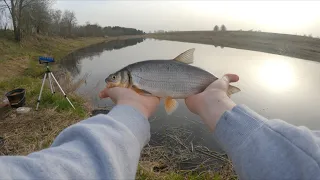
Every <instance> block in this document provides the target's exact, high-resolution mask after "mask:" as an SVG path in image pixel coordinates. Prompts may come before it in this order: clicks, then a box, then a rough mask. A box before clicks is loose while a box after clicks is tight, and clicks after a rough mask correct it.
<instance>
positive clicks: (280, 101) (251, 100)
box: [60, 39, 320, 149]
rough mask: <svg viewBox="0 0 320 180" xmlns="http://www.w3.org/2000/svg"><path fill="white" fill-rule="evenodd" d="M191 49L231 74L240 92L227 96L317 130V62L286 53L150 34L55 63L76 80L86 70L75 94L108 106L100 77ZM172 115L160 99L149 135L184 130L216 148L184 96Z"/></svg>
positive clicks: (205, 64)
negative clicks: (101, 96) (235, 76)
mask: <svg viewBox="0 0 320 180" xmlns="http://www.w3.org/2000/svg"><path fill="white" fill-rule="evenodd" d="M190 48H195V49H196V50H195V53H194V63H193V64H192V65H194V66H198V67H201V68H203V69H205V70H207V71H209V72H211V73H213V74H214V75H216V76H217V77H221V76H222V75H223V74H225V73H236V74H238V75H239V76H240V81H239V82H237V83H236V84H234V85H236V86H237V87H239V88H240V89H241V90H242V91H241V92H239V93H237V94H234V95H233V96H232V99H233V100H234V101H235V102H236V103H238V104H245V105H247V106H248V107H250V108H251V109H253V110H255V111H256V112H258V113H259V114H261V115H263V116H265V117H266V118H279V119H282V120H284V121H286V122H288V123H291V124H294V125H301V126H307V127H309V128H311V129H320V123H319V122H318V121H319V120H320V111H319V109H318V108H319V107H320V93H319V88H320V63H317V62H313V61H308V60H302V59H295V58H291V57H286V56H280V55H274V54H268V53H262V52H255V51H248V50H239V49H232V48H223V47H215V46H212V45H203V44H196V43H183V42H174V41H166V40H155V39H129V40H121V41H120V40H119V41H111V42H107V43H101V44H97V45H94V46H90V47H87V48H84V49H81V50H79V51H75V52H73V53H71V54H70V55H68V56H66V57H65V58H64V59H63V60H62V61H61V64H60V66H61V67H62V68H63V69H66V70H68V71H69V72H70V73H71V74H72V76H73V78H74V79H75V80H77V79H79V78H82V77H84V76H86V75H87V78H86V82H85V83H84V84H83V85H82V86H81V87H80V88H79V89H78V90H77V93H79V94H81V95H85V96H87V97H89V98H90V99H91V100H92V102H93V105H94V106H95V107H96V108H101V107H109V106H111V105H113V103H112V101H110V100H107V99H103V100H100V99H99V98H98V93H99V91H100V90H102V89H103V88H104V86H105V83H104V80H105V78H106V77H107V76H108V75H109V74H110V73H113V72H115V71H116V70H118V69H120V68H122V67H124V66H126V65H128V64H130V63H134V62H137V61H142V60H149V59H172V58H174V57H176V56H177V55H179V54H180V53H182V52H184V51H186V50H188V49H190ZM179 103H180V106H179V108H178V109H177V111H175V112H174V113H173V114H172V115H170V116H168V115H167V114H166V113H165V110H164V106H163V104H162V103H161V105H160V106H159V108H158V110H157V111H156V113H155V115H154V116H153V117H152V118H150V122H151V131H152V132H153V134H156V133H158V132H162V130H164V129H166V128H167V127H182V128H187V129H189V130H190V131H191V132H192V134H193V135H194V137H193V138H194V139H195V140H197V141H202V143H203V144H204V145H206V146H209V147H212V148H215V149H219V148H218V147H217V146H216V145H215V143H214V142H213V141H214V139H213V138H212V136H211V134H210V133H209V131H208V129H207V128H206V127H205V126H204V125H203V124H202V122H201V120H200V119H199V117H198V116H196V115H194V114H192V113H191V112H189V111H188V109H187V108H186V106H185V104H184V101H183V100H179Z"/></svg>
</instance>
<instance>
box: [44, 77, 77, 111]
mask: <svg viewBox="0 0 320 180" xmlns="http://www.w3.org/2000/svg"><path fill="white" fill-rule="evenodd" d="M50 75H51V77H52V78H53V80H54V81H55V82H56V83H57V85H58V87H59V89H60V91H61V92H62V94H63V95H64V97H65V98H66V99H67V100H68V102H69V103H70V105H71V106H72V107H73V109H76V108H75V107H74V106H73V104H72V103H71V101H70V99H69V98H68V97H67V95H66V93H65V92H64V91H63V89H62V88H61V86H60V84H59V83H58V81H57V79H56V78H55V77H54V75H53V73H52V72H50Z"/></svg>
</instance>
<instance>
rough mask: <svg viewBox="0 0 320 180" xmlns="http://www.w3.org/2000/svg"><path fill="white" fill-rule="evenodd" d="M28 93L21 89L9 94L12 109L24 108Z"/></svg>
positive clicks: (7, 95)
mask: <svg viewBox="0 0 320 180" xmlns="http://www.w3.org/2000/svg"><path fill="white" fill-rule="evenodd" d="M25 95H26V91H25V89H22V88H19V89H14V90H12V91H9V92H7V94H6V97H7V98H8V100H9V103H10V105H11V107H12V108H18V107H22V106H24V104H25V102H26V97H25Z"/></svg>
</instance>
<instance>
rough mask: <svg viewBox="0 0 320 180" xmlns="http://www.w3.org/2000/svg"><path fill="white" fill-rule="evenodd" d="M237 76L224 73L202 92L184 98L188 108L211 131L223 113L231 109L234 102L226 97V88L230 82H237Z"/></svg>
mask: <svg viewBox="0 0 320 180" xmlns="http://www.w3.org/2000/svg"><path fill="white" fill-rule="evenodd" d="M238 80H239V76H237V75H235V74H226V75H224V76H223V77H222V78H221V79H218V80H216V81H215V82H213V83H212V84H210V85H209V86H208V87H207V88H206V89H205V90H204V91H203V92H201V93H199V94H196V95H193V96H190V97H188V98H186V100H185V102H186V105H187V107H188V108H189V110H190V111H191V112H193V113H195V114H198V115H199V116H200V117H201V118H202V120H203V121H204V123H205V124H207V125H208V126H209V128H210V130H211V131H214V129H215V127H216V124H217V122H218V120H219V119H220V117H221V116H222V115H223V113H224V112H225V111H227V110H231V109H232V108H233V107H234V106H236V104H235V103H234V102H233V101H232V100H231V99H230V98H229V97H228V95H227V90H228V87H229V83H230V82H237V81H238Z"/></svg>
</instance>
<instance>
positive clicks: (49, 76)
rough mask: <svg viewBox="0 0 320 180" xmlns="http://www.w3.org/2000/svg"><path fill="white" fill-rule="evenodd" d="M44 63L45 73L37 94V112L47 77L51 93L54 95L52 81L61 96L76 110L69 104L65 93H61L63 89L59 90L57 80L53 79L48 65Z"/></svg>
mask: <svg viewBox="0 0 320 180" xmlns="http://www.w3.org/2000/svg"><path fill="white" fill-rule="evenodd" d="M45 63H46V72H45V74H44V77H43V80H42V85H41V89H40V94H39V97H38V100H37V108H36V110H38V108H39V103H40V100H41V95H42V91H43V86H44V83H45V82H46V79H47V77H48V79H49V84H50V89H51V93H52V94H54V93H55V89H54V86H53V82H52V79H53V80H54V82H55V83H56V84H57V85H58V87H59V89H60V91H61V92H62V94H63V95H64V97H65V98H66V99H67V100H68V102H69V103H70V105H71V106H72V107H73V109H76V108H75V107H74V106H73V104H72V103H71V101H70V99H69V98H68V97H67V95H66V93H65V92H64V91H63V89H62V88H61V86H60V84H59V83H58V81H57V79H56V78H55V77H54V75H53V73H52V72H51V70H50V68H49V63H48V62H45Z"/></svg>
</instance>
